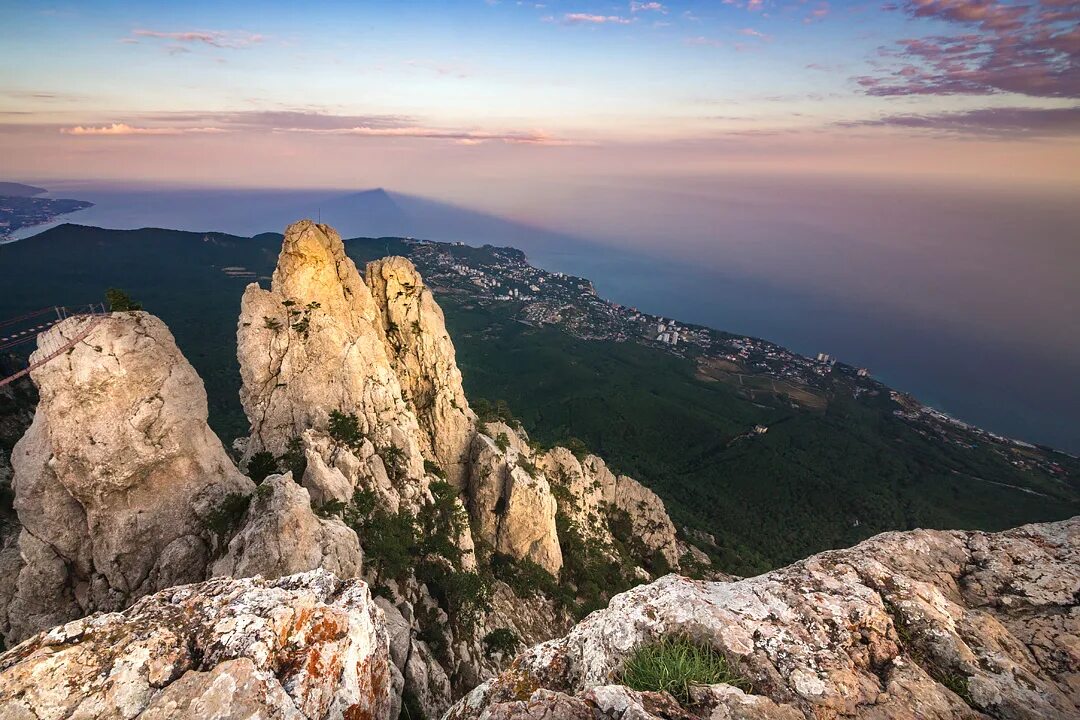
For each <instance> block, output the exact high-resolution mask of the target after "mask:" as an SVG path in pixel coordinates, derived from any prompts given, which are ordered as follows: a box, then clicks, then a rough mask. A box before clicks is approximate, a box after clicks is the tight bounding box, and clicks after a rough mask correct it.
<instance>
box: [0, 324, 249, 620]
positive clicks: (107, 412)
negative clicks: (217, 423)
mask: <svg viewBox="0 0 1080 720" xmlns="http://www.w3.org/2000/svg"><path fill="white" fill-rule="evenodd" d="M86 322H90V320H88V319H85V318H72V319H69V320H66V321H64V322H62V323H60V324H58V325H57V326H55V327H54V328H52V329H51V330H49V331H48V332H49V333H54V334H59V335H61V336H63V337H71V336H73V335H75V334H77V333H78V332H79V330H80V328H81V326H82V324H83V323H86ZM39 352H40V351H39ZM32 377H33V380H34V383H35V384H36V385H37V388H38V391H39V394H40V402H39V404H38V409H37V412H36V414H35V415H34V420H33V424H32V425H31V426H30V429H29V430H28V431H27V432H26V435H24V436H23V438H22V439H21V440H20V441H19V443H18V444H17V445H16V447H15V451H14V454H13V456H12V461H13V465H14V469H15V477H14V489H15V493H16V497H15V509H16V511H17V513H18V516H19V521H20V523H21V526H22V530H21V533H20V536H19V552H20V555H21V560H22V562H23V563H24V566H23V567H22V568H21V570H20V571H19V573H18V579H17V581H16V584H15V589H14V592H13V596H12V597H11V600H10V603H9V604H8V606H7V608H6V620H7V632H6V633H5V634H6V636H7V637H8V639H9V640H10V639H12V638H14V639H19V638H22V637H25V636H27V635H28V634H30V633H32V632H36V631H37V630H39V629H42V628H46V627H50V626H52V625H55V624H56V623H58V622H64V621H66V620H70V619H72V618H75V617H80V616H82V615H85V614H86V613H88V612H92V611H94V610H106V611H109V610H119V609H121V608H123V607H126V606H127V605H128V604H129V603H130V602H131V601H133V600H135V599H136V598H138V597H140V596H142V595H145V594H147V593H150V592H154V591H156V590H160V589H163V588H166V587H171V586H173V585H177V584H179V583H184V582H190V581H193V580H200V579H202V578H203V577H205V572H206V567H207V564H208V562H209V542H208V541H209V538H208V533H207V531H206V529H205V527H204V525H203V522H202V518H203V517H205V516H206V514H207V513H209V512H210V511H211V509H212V508H214V507H215V506H216V505H217V504H218V503H219V502H220V501H221V499H222V498H223V497H224V496H225V495H227V494H229V493H235V492H240V493H248V492H250V491H251V489H252V488H253V484H252V483H251V481H250V480H248V479H247V478H245V477H243V476H242V475H241V474H240V473H239V471H237V469H236V468H235V466H234V465H233V463H232V461H231V460H230V459H229V457H228V456H227V455H226V453H225V450H224V448H223V447H222V445H221V442H220V441H219V440H218V439H217V437H216V436H215V435H214V434H213V432H211V430H210V428H209V426H208V425H207V424H206V418H207V406H206V392H205V390H204V389H203V384H202V381H201V380H200V379H199V376H198V375H197V374H196V373H195V370H194V369H193V368H192V367H191V365H190V364H189V363H188V362H187V360H186V359H185V358H184V357H183V355H181V354H180V351H179V350H178V349H177V347H176V343H175V342H174V340H173V337H172V335H171V334H170V333H169V330H168V328H166V327H165V325H164V324H163V323H162V322H161V321H160V320H158V319H157V318H155V317H153V316H152V315H148V314H146V313H142V312H133V313H114V314H113V315H111V316H109V317H107V318H105V319H104V320H102V321H101V322H100V323H99V324H98V325H97V326H96V327H95V328H94V329H93V330H92V331H91V332H90V334H89V335H88V336H87V337H86V338H85V339H84V340H83V341H82V342H80V343H78V344H76V345H75V346H74V347H73V348H72V350H71V351H70V352H68V353H67V354H66V355H64V356H61V357H59V358H57V359H55V360H53V361H51V362H49V363H47V364H45V365H43V366H41V367H39V368H37V369H36V370H35V371H34V372H33V374H32Z"/></svg>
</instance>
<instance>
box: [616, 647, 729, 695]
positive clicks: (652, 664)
mask: <svg viewBox="0 0 1080 720" xmlns="http://www.w3.org/2000/svg"><path fill="white" fill-rule="evenodd" d="M620 680H621V682H622V684H623V685H626V686H627V687H629V688H631V689H633V690H639V691H653V692H667V693H670V694H671V695H672V696H674V697H675V699H677V700H678V701H679V702H681V703H683V704H686V703H687V702H689V701H690V686H691V685H716V684H721V683H723V684H727V685H734V686H735V687H738V688H742V689H743V690H748V689H749V688H750V684H749V683H748V682H747V681H746V680H745V679H744V678H742V677H741V676H740V675H739V674H738V673H736V672H735V671H734V670H733V669H732V667H731V664H730V663H729V662H728V660H727V658H726V657H724V655H723V653H720V652H717V651H716V650H713V649H712V648H709V647H704V646H702V645H698V644H697V643H695V642H694V641H692V640H690V639H689V638H687V637H684V636H674V637H667V638H664V639H663V640H660V641H659V642H656V643H651V644H649V645H642V646H641V647H639V648H637V649H636V650H635V651H634V654H633V655H631V656H630V658H629V659H628V660H627V661H626V664H625V665H624V666H623V670H622V675H621V678H620Z"/></svg>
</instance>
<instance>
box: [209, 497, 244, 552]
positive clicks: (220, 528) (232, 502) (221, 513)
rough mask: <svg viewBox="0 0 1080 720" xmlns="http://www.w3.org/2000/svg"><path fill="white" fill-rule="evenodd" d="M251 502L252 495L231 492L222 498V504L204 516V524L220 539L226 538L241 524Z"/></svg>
mask: <svg viewBox="0 0 1080 720" xmlns="http://www.w3.org/2000/svg"><path fill="white" fill-rule="evenodd" d="M250 504H251V496H250V495H244V494H242V493H229V494H228V495H226V496H225V497H224V498H222V500H221V504H219V505H218V506H217V507H216V508H214V509H213V510H211V511H210V512H209V513H208V514H207V515H206V517H204V518H203V524H204V525H205V526H206V528H207V529H208V530H210V532H212V533H214V535H216V536H217V538H218V539H219V540H221V539H224V538H225V537H227V536H229V535H231V534H232V532H233V531H234V530H235V529H236V526H237V525H239V524H240V520H241V519H243V517H244V513H245V512H247V509H248V505H250Z"/></svg>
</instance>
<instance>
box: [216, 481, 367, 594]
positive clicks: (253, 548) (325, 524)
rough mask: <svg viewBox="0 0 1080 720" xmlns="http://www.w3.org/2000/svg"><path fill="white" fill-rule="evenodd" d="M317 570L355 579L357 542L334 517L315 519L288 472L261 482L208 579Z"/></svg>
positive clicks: (271, 576)
mask: <svg viewBox="0 0 1080 720" xmlns="http://www.w3.org/2000/svg"><path fill="white" fill-rule="evenodd" d="M317 568H322V569H323V570H327V571H329V572H331V573H333V574H334V575H336V576H337V577H339V578H342V579H348V578H353V577H359V576H360V568H361V554H360V541H359V540H358V539H357V537H356V533H355V532H353V531H352V530H351V529H350V528H348V527H346V526H345V524H344V523H342V522H341V520H340V519H339V518H337V517H332V518H321V517H319V516H317V515H316V514H315V512H314V511H313V510H312V509H311V498H310V497H309V496H308V492H307V490H305V489H304V488H302V487H300V486H299V485H297V484H296V483H294V482H293V480H292V475H291V474H289V473H287V474H285V475H271V476H270V477H268V478H266V479H265V480H263V482H262V484H261V485H260V486H259V487H258V489H257V490H256V491H255V494H254V496H253V497H252V500H251V505H250V506H249V508H248V510H247V513H246V514H245V516H244V524H243V526H241V528H240V530H239V531H238V532H237V533H236V535H234V536H233V538H232V540H230V541H229V546H228V550H227V552H226V554H225V556H224V557H222V558H221V559H219V560H218V561H216V562H215V563H214V565H213V570H212V574H213V575H231V576H233V577H251V576H254V575H261V576H263V577H264V578H267V579H274V578H278V577H281V576H282V575H293V574H296V573H301V572H307V571H309V570H315V569H317Z"/></svg>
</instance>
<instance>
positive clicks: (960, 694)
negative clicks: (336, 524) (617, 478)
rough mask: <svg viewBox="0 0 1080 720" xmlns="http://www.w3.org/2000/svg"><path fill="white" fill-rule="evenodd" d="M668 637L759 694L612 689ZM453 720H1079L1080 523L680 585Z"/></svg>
mask: <svg viewBox="0 0 1080 720" xmlns="http://www.w3.org/2000/svg"><path fill="white" fill-rule="evenodd" d="M672 635H683V636H687V637H689V638H691V639H693V640H694V641H696V642H698V643H701V644H705V645H708V646H711V647H712V648H714V649H715V650H718V651H720V652H723V653H724V654H725V655H726V656H727V657H728V658H729V661H730V662H731V663H732V664H733V665H734V667H735V668H736V669H737V671H738V672H739V673H740V674H741V675H742V676H743V677H744V678H745V679H746V680H747V681H748V682H749V683H750V687H751V688H752V690H751V693H752V694H750V693H746V692H744V691H743V690H740V689H738V688H734V687H732V686H729V685H717V686H709V687H699V688H697V689H696V690H695V692H694V693H693V694H692V697H691V702H689V703H688V704H687V706H686V707H683V708H676V709H675V710H672V709H671V708H670V707H668V708H666V709H665V708H663V707H661V705H660V704H659V699H658V698H657V697H656V696H655V695H654V694H651V693H641V694H635V693H632V692H628V690H627V689H626V688H622V687H614V688H613V687H611V685H612V684H616V685H617V683H618V681H619V679H620V673H621V670H622V667H623V664H624V663H625V661H626V660H627V658H628V657H630V655H631V654H632V653H633V652H634V650H635V648H638V647H640V646H642V645H643V644H647V643H650V642H653V641H655V640H657V639H658V638H661V637H665V636H672ZM668 700H670V698H668ZM447 717H448V718H449V719H450V720H465V719H466V718H480V717H483V718H491V719H492V720H494V719H495V718H521V719H527V718H553V717H582V718H584V717H593V718H628V717H633V718H642V719H647V718H743V719H745V720H764V719H784V720H793V719H794V718H820V719H825V718H830V719H831V718H844V717H852V718H891V719H896V720H901V719H911V720H915V719H916V718H918V719H919V720H935V719H937V720H946V719H950V720H951V719H953V718H972V719H973V720H974V719H975V718H986V717H991V718H1003V719H1004V718H1008V719H1010V720H1017V719H1029V718H1030V719H1031V720H1035V719H1036V718H1041V719H1046V718H1062V719H1063V718H1072V717H1080V518H1073V519H1072V520H1068V521H1065V522H1060V523H1050V524H1045V525H1029V526H1025V527H1022V528H1018V529H1016V530H1012V531H1009V532H1005V533H1000V534H987V533H980V532H943V531H923V530H918V531H913V532H908V533H886V534H883V535H879V536H877V537H875V538H872V539H870V540H868V541H866V542H864V543H862V544H860V545H857V546H856V547H854V548H851V549H848V550H837V551H832V552H826V553H821V554H820V555H815V556H813V557H811V558H808V559H807V560H804V561H802V562H799V563H796V564H794V565H791V566H789V567H787V568H784V569H781V570H776V571H773V572H770V573H766V574H764V575H761V576H759V577H755V578H749V579H746V580H740V581H737V582H702V581H692V580H688V579H686V578H682V577H678V576H675V575H669V576H667V577H664V578H662V579H661V580H658V581H656V582H654V583H652V584H650V585H644V586H639V587H637V588H634V589H633V590H630V591H629V592H626V593H624V594H623V595H620V596H618V597H616V598H614V599H613V600H612V602H611V604H610V606H609V607H608V608H607V609H606V610H602V611H600V612H597V613H594V614H593V615H590V616H589V617H588V618H587V619H586V620H585V621H584V622H582V623H581V624H579V625H578V626H577V627H575V628H574V629H573V630H572V631H571V632H570V633H569V634H568V635H567V636H566V637H564V638H562V639H560V640H554V641H551V642H547V643H543V644H541V645H538V646H536V647H533V648H532V649H530V650H529V651H527V652H525V653H524V654H522V655H521V656H519V657H518V658H517V659H516V660H515V661H514V663H513V664H512V666H511V668H510V669H509V670H507V671H506V672H504V673H503V674H501V675H500V676H498V677H497V678H495V679H494V680H492V681H489V682H487V683H485V684H483V685H481V686H479V687H478V688H477V689H476V690H475V691H473V692H472V693H471V694H470V695H469V696H467V697H466V698H465V699H463V700H462V701H460V702H459V703H458V704H457V705H456V706H455V707H454V708H453V709H452V710H451V711H450V712H449V713H448V715H447Z"/></svg>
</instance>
